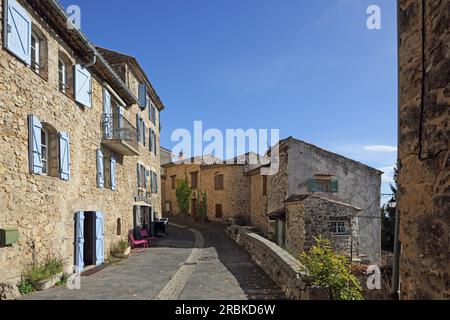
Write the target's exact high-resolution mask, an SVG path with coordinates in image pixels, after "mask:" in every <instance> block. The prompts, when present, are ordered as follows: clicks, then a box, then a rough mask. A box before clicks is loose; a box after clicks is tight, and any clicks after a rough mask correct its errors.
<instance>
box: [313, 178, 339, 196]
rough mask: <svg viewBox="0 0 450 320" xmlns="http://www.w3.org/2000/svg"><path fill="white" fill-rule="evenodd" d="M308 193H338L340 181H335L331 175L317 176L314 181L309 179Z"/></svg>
mask: <svg viewBox="0 0 450 320" xmlns="http://www.w3.org/2000/svg"><path fill="white" fill-rule="evenodd" d="M307 184H308V192H324V193H331V192H333V193H337V192H338V191H339V188H338V180H337V179H333V177H332V176H331V175H320V174H318V175H316V176H315V178H314V179H309V180H308V182H307Z"/></svg>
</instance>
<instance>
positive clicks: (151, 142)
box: [148, 128, 153, 153]
mask: <svg viewBox="0 0 450 320" xmlns="http://www.w3.org/2000/svg"><path fill="white" fill-rule="evenodd" d="M148 140H149V141H148V150H149V151H150V153H151V152H152V150H153V135H152V128H149V129H148Z"/></svg>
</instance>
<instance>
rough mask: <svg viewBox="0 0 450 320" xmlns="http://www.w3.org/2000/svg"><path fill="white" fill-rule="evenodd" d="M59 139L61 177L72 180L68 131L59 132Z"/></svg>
mask: <svg viewBox="0 0 450 320" xmlns="http://www.w3.org/2000/svg"><path fill="white" fill-rule="evenodd" d="M58 140H59V177H60V179H62V180H64V181H69V180H70V141H69V134H68V133H67V132H59V133H58Z"/></svg>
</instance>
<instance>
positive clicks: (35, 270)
mask: <svg viewBox="0 0 450 320" xmlns="http://www.w3.org/2000/svg"><path fill="white" fill-rule="evenodd" d="M63 269H64V263H63V261H62V260H60V259H49V260H47V261H46V262H45V263H43V264H40V265H36V266H33V267H32V268H31V269H30V270H29V271H28V272H27V273H26V275H25V277H26V279H28V280H29V281H30V282H31V284H32V285H33V287H34V288H35V289H36V290H37V291H44V290H47V289H50V288H51V287H54V286H55V284H56V283H57V282H58V281H60V280H61V277H62V275H63Z"/></svg>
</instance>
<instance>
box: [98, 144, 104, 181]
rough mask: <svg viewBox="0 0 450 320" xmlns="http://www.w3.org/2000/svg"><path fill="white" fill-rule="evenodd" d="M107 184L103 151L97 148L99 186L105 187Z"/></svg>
mask: <svg viewBox="0 0 450 320" xmlns="http://www.w3.org/2000/svg"><path fill="white" fill-rule="evenodd" d="M104 186H105V170H104V163H103V153H102V151H101V150H100V149H97V187H99V188H103V187H104Z"/></svg>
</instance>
